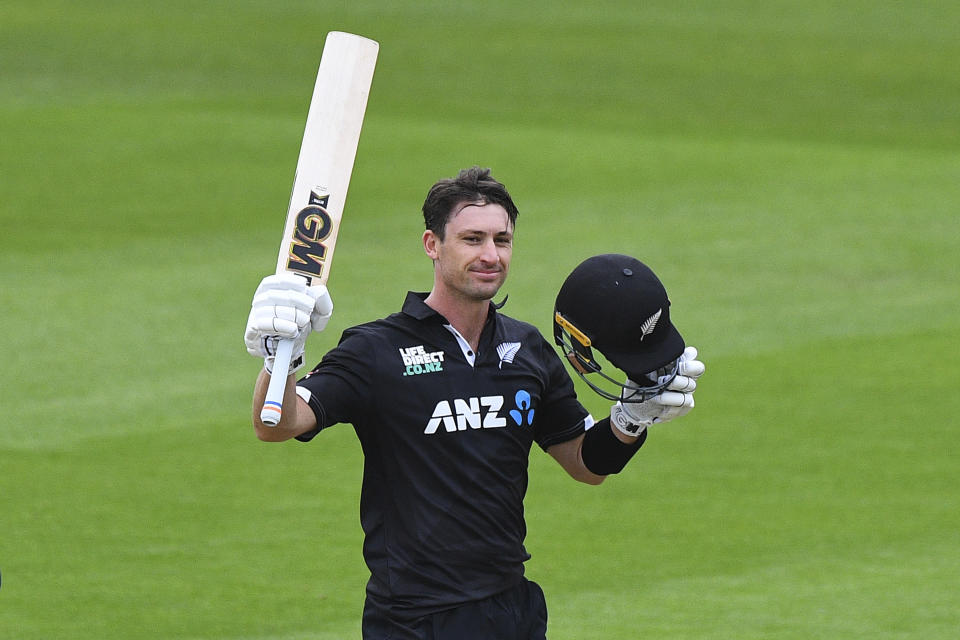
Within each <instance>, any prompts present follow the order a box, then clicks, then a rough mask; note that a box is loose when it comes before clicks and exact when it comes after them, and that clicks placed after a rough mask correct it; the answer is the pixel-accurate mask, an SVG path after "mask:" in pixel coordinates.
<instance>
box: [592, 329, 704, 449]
mask: <svg viewBox="0 0 960 640" xmlns="http://www.w3.org/2000/svg"><path fill="white" fill-rule="evenodd" d="M704 370H705V367H704V365H703V363H702V362H701V361H699V360H697V350H696V348H694V347H687V348H686V349H684V351H683V354H682V355H681V356H680V358H679V362H678V367H677V376H676V377H675V378H674V379H673V381H671V382H670V384H669V385H668V386H667V388H666V389H665V390H664V391H661V392H660V393H659V394H657V395H655V396H654V397H652V398H650V399H649V400H647V401H646V402H617V403H616V404H615V405H613V407H612V408H611V409H610V422H611V424H613V426H614V427H616V428H617V429H618V430H620V431H621V432H623V433H625V434H627V435H628V436H638V435H640V433H641V432H643V430H644V429H646V428H647V427H649V426H650V425H651V424H659V423H663V422H669V421H671V420H673V419H674V418H679V417H681V416H685V415H686V414H687V413H689V412H690V410H691V409H693V407H694V402H693V392H694V390H696V388H697V378H699V377H700V376H701V375H703V372H704ZM666 380H667V376H660V377H659V378H658V379H657V380H656V381H657V382H659V383H663V382H666ZM627 385H628V386H631V387H632V386H638V385H637V384H636V383H634V382H632V381H631V380H627ZM624 399H625V400H629V399H630V396H627V397H626V398H624Z"/></svg>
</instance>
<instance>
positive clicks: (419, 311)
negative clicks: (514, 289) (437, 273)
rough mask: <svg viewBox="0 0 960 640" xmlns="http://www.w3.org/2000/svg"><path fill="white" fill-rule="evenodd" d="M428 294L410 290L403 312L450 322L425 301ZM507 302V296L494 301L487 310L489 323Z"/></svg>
mask: <svg viewBox="0 0 960 640" xmlns="http://www.w3.org/2000/svg"><path fill="white" fill-rule="evenodd" d="M428 295H430V294H429V293H423V292H419V291H408V292H407V298H406V299H405V300H404V301H403V309H402V311H403V313H405V314H407V315H408V316H410V317H411V318H415V319H417V320H426V319H428V318H431V317H436V318H439V319H440V320H441V321H442V322H443V324H448V323H447V319H446V318H444V317H443V316H442V315H440V314H439V313H437V311H436V310H435V309H434V308H433V307H431V306H430V305H428V304H427V303H426V302H424V300H426V298H427V296H428ZM506 302H507V298H506V297H504V299H503V300H502V301H501V302H499V303H496V302H493V303H491V304H490V307H489V310H488V311H487V324H490V322H491V321H492V320H494V318H495V317H496V315H497V310H498V309H500V308H501V307H502V306H503V305H504V304H506Z"/></svg>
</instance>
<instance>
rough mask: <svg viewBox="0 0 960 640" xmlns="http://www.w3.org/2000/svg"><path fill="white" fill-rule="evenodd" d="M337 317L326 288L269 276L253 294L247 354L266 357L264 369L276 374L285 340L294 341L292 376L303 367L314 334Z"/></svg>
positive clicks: (285, 276)
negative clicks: (277, 358) (280, 345)
mask: <svg viewBox="0 0 960 640" xmlns="http://www.w3.org/2000/svg"><path fill="white" fill-rule="evenodd" d="M332 314H333V301H332V300H331V299H330V293H329V292H328V291H327V288H326V287H325V286H323V285H319V286H317V287H308V286H307V281H306V280H304V279H303V278H301V277H300V276H295V275H293V274H291V273H283V274H277V275H272V276H267V277H266V278H264V279H263V280H262V281H261V282H260V286H258V287H257V291H256V292H255V293H254V294H253V303H252V304H251V305H250V315H249V316H248V318H247V328H246V331H245V332H244V334H243V340H244V342H245V343H246V345H247V352H248V353H250V355H252V356H257V357H260V358H263V365H264V368H266V370H267V371H268V372H272V371H273V360H274V356H275V354H276V352H277V344H278V343H279V342H280V339H281V338H290V339H292V340H293V341H294V343H293V356H292V357H291V359H290V373H293V372H295V371H296V370H298V369H299V368H300V367H302V366H303V351H304V346H305V345H306V342H307V336H309V335H310V332H311V331H323V330H324V328H326V326H327V322H328V321H329V320H330V316H331V315H332Z"/></svg>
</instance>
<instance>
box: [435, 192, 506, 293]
mask: <svg viewBox="0 0 960 640" xmlns="http://www.w3.org/2000/svg"><path fill="white" fill-rule="evenodd" d="M444 236H445V237H444V239H443V240H442V241H441V240H440V238H439V237H437V236H436V234H434V233H433V232H432V231H427V232H426V233H424V236H423V243H424V249H425V250H426V252H427V255H428V256H430V258H431V259H432V260H433V261H434V265H435V267H434V268H435V269H436V281H435V285H434V286H441V287H444V289H446V291H447V292H448V293H451V294H454V295H457V296H459V297H463V298H467V299H470V300H489V299H491V298H492V297H493V296H495V295H496V294H497V291H499V289H500V287H501V286H502V285H503V283H504V281H505V280H506V279H507V271H508V270H509V268H510V257H511V255H512V253H513V225H512V224H510V218H509V216H508V215H507V211H506V209H504V208H503V207H502V206H500V205H499V204H481V203H476V204H474V203H461V204H459V205H457V207H455V208H454V211H453V214H452V215H451V216H450V219H449V220H448V221H447V226H446V228H445V234H444Z"/></svg>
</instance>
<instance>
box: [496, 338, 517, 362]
mask: <svg viewBox="0 0 960 640" xmlns="http://www.w3.org/2000/svg"><path fill="white" fill-rule="evenodd" d="M518 351H520V343H519V342H501V343H500V345H499V346H498V347H497V355H498V356H500V368H501V369H503V363H504V362H509V363H510V364H513V358H514V356H516V355H517V352H518Z"/></svg>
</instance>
